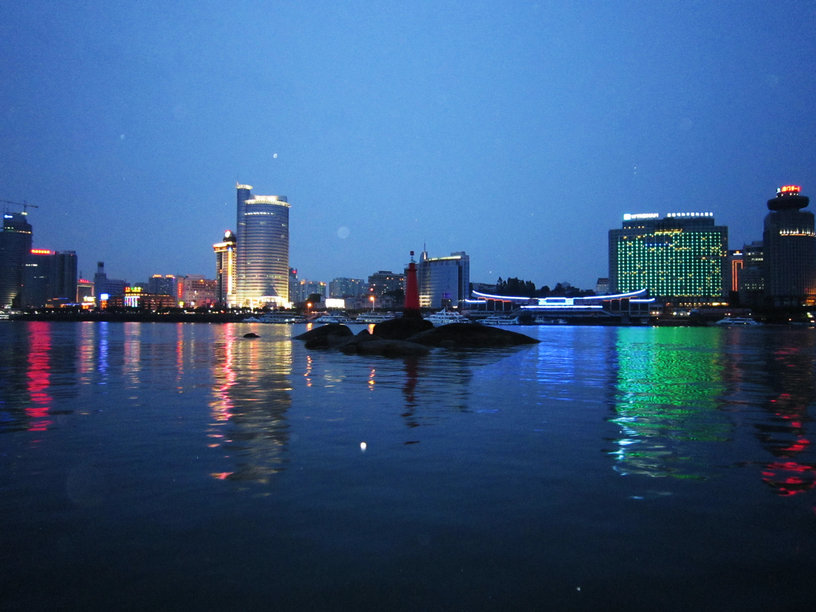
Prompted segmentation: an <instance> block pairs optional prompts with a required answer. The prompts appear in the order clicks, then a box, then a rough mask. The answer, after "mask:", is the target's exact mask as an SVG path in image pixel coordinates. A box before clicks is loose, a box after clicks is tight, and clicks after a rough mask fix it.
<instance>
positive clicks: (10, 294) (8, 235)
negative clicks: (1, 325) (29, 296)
mask: <svg viewBox="0 0 816 612" xmlns="http://www.w3.org/2000/svg"><path fill="white" fill-rule="evenodd" d="M27 217H28V214H27V213H25V212H21V213H11V212H7V213H3V230H2V232H0V308H10V307H12V306H20V298H21V297H22V296H21V295H20V292H21V290H22V286H23V271H24V266H25V261H26V258H27V257H28V255H29V253H30V252H31V235H32V231H31V224H30V223H29V222H28V219H27Z"/></svg>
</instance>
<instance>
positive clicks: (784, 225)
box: [762, 185, 816, 307]
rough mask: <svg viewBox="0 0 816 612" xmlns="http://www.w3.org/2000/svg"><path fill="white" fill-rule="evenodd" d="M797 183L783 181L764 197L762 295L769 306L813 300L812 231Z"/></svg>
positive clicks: (815, 249)
mask: <svg viewBox="0 0 816 612" xmlns="http://www.w3.org/2000/svg"><path fill="white" fill-rule="evenodd" d="M801 191H802V189H801V187H799V186H798V185H785V186H784V187H780V188H779V189H777V191H776V197H775V198H773V199H771V200H768V209H769V210H770V212H769V213H768V215H767V216H766V217H765V228H764V232H763V235H762V238H763V245H764V258H765V260H764V264H765V296H766V298H767V301H768V305H770V306H773V307H790V306H794V307H795V306H801V305H803V304H808V305H813V304H814V303H816V232H814V223H813V213H811V212H807V211H803V210H801V209H803V208H805V207H806V206H807V205H808V204H809V203H810V199H809V198H807V197H805V196H803V195H802V194H801Z"/></svg>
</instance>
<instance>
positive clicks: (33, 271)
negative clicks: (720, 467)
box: [20, 249, 77, 307]
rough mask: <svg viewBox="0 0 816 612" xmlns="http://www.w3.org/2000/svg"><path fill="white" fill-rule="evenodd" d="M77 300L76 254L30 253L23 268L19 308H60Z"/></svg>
mask: <svg viewBox="0 0 816 612" xmlns="http://www.w3.org/2000/svg"><path fill="white" fill-rule="evenodd" d="M76 297H77V255H76V253H75V252H74V251H62V252H59V251H51V250H49V249H31V251H30V252H29V255H28V257H27V258H26V261H25V265H24V267H23V286H22V291H21V299H20V305H21V306H23V307H41V306H59V305H62V304H73V303H74V302H75V300H76Z"/></svg>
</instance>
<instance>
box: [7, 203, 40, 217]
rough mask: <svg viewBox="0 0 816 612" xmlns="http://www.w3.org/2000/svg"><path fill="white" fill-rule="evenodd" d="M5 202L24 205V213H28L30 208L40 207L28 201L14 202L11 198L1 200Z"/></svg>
mask: <svg viewBox="0 0 816 612" xmlns="http://www.w3.org/2000/svg"><path fill="white" fill-rule="evenodd" d="M0 202H3V203H4V204H14V205H15V206H22V207H23V214H24V215H27V214H28V209H29V208H39V206H37V205H36V204H29V203H28V202H12V201H11V200H0Z"/></svg>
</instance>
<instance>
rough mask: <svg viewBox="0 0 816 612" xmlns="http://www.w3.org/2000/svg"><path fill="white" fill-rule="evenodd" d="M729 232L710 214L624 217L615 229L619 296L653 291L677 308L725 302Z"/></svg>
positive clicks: (612, 280)
mask: <svg viewBox="0 0 816 612" xmlns="http://www.w3.org/2000/svg"><path fill="white" fill-rule="evenodd" d="M728 272H729V271H728V228H727V227H725V226H722V225H715V224H714V215H713V213H710V212H682V213H681V212H678V213H669V214H668V215H666V216H665V217H660V215H659V214H657V213H647V214H637V215H630V214H627V215H624V217H623V226H622V227H621V229H613V230H610V231H609V284H610V289H611V290H612V291H613V292H617V293H625V292H630V291H638V290H640V289H644V288H645V289H647V290H648V292H649V295H650V296H652V297H656V298H658V299H659V300H661V301H662V302H664V303H667V304H668V303H671V304H673V305H675V306H689V307H694V306H701V305H710V304H716V303H721V302H724V301H725V300H726V296H727V294H728V278H729V274H728Z"/></svg>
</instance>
